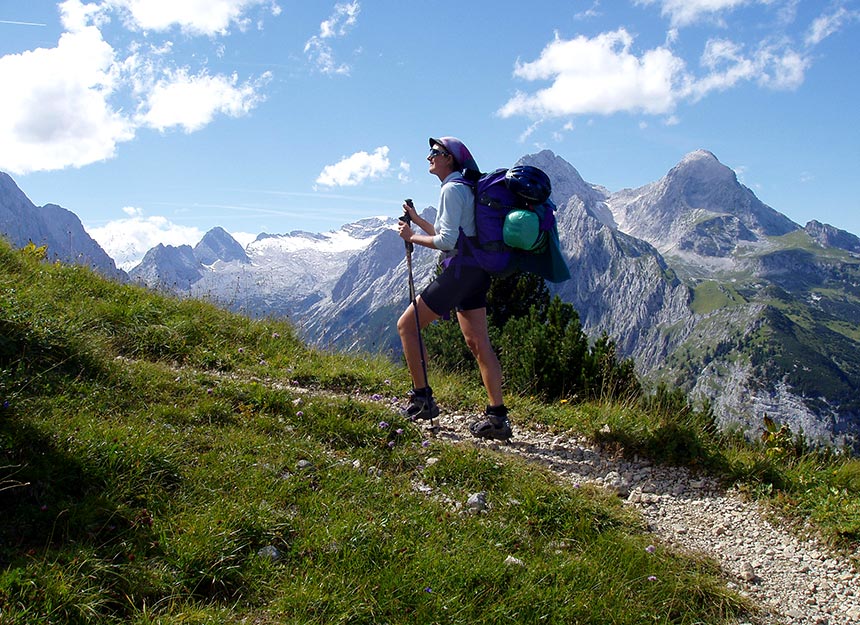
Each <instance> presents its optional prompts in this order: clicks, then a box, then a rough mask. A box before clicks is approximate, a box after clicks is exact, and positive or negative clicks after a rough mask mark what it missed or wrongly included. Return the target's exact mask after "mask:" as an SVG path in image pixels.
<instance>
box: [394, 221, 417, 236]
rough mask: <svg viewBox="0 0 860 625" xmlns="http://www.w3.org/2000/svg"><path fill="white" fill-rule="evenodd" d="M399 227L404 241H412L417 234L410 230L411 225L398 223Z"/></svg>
mask: <svg viewBox="0 0 860 625" xmlns="http://www.w3.org/2000/svg"><path fill="white" fill-rule="evenodd" d="M397 227H398V229H399V230H400V238H401V239H403V240H404V241H411V240H412V237H414V236H415V233H414V232H413V231H412V228H410V227H409V224H408V223H406V222H405V221H398V222H397Z"/></svg>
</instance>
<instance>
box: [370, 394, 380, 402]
mask: <svg viewBox="0 0 860 625" xmlns="http://www.w3.org/2000/svg"><path fill="white" fill-rule="evenodd" d="M370 399H372V400H373V401H379V400H380V399H382V395H380V394H379V393H374V394H373V395H371V396H370Z"/></svg>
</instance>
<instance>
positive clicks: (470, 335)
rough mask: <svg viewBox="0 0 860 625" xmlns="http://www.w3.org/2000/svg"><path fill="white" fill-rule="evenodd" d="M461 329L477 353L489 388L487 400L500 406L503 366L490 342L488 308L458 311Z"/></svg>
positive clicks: (482, 373) (490, 403) (486, 385)
mask: <svg viewBox="0 0 860 625" xmlns="http://www.w3.org/2000/svg"><path fill="white" fill-rule="evenodd" d="M457 319H458V321H459V322H460V330H461V331H462V332H463V338H465V339H466V345H468V346H469V349H470V350H471V351H472V353H473V354H474V355H475V359H476V360H477V361H478V368H479V369H480V370H481V379H482V380H483V381H484V388H486V389H487V401H488V405H490V406H500V405H502V403H504V400H503V397H502V367H501V365H499V359H498V358H497V357H496V352H494V351H493V346H492V345H491V344H490V334H489V331H488V328H487V309H486V308H477V309H475V310H461V311H460V312H458V313H457Z"/></svg>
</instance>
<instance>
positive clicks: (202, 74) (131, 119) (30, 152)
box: [0, 0, 280, 174]
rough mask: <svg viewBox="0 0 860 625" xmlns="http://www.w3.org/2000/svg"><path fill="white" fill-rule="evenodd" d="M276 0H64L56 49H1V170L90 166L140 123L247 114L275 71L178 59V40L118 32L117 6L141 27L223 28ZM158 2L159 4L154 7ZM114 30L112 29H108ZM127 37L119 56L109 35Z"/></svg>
mask: <svg viewBox="0 0 860 625" xmlns="http://www.w3.org/2000/svg"><path fill="white" fill-rule="evenodd" d="M257 5H267V6H268V7H270V10H271V12H272V14H275V15H277V14H278V13H279V12H280V9H279V7H278V6H277V4H275V2H274V1H273V0H214V1H210V0H183V1H177V0H170V1H169V2H166V1H164V0H147V1H145V0H101V1H100V2H88V3H83V2H82V1H81V0H65V1H64V2H62V3H60V4H59V9H60V15H61V21H62V24H63V27H64V28H65V29H66V32H64V33H63V34H62V35H61V36H60V38H59V40H58V42H57V45H56V47H54V48H37V49H34V50H30V51H27V52H23V53H21V54H9V55H6V56H3V57H0V84H3V85H7V87H8V86H12V85H13V86H14V88H7V89H6V90H4V94H3V97H2V98H0V169H2V170H6V171H9V172H11V173H13V174H26V173H29V172H34V171H49V170H55V169H63V168H66V167H82V166H85V165H89V164H91V163H94V162H98V161H102V160H105V159H109V158H112V157H114V156H115V154H116V151H117V147H118V145H119V144H121V143H123V142H125V141H130V140H132V139H133V138H134V137H135V135H136V132H137V130H138V129H139V128H140V127H141V126H147V127H152V128H156V129H159V130H164V129H166V128H170V127H173V126H180V127H182V128H184V129H185V130H186V131H187V132H192V131H195V130H199V129H200V128H202V127H204V126H205V125H206V124H208V123H210V122H211V121H212V120H213V119H214V118H215V116H216V115H219V114H225V115H229V116H234V117H235V116H240V115H245V114H247V113H248V112H249V111H250V110H251V109H252V108H254V106H256V105H257V104H258V103H259V102H260V101H261V100H262V99H263V96H262V95H261V93H262V90H263V88H264V86H265V85H266V84H267V83H268V81H269V79H270V75H269V74H268V73H267V74H263V75H262V76H260V77H259V78H256V79H253V80H247V81H245V82H242V83H240V81H239V79H238V77H237V76H236V75H235V74H233V75H220V74H218V75H210V74H209V73H208V71H207V70H206V69H205V67H204V68H203V69H200V70H197V71H196V72H195V73H193V74H192V73H191V70H190V69H188V68H174V67H171V61H172V59H171V53H172V50H173V46H172V44H171V42H169V41H167V42H163V41H159V42H156V41H153V40H152V39H151V38H149V39H147V38H142V37H141V38H135V37H134V34H133V33H132V38H131V40H130V41H129V40H128V35H129V33H128V32H120V33H117V32H116V30H117V29H116V28H115V26H116V24H114V23H113V22H112V17H114V16H115V14H116V13H117V12H119V13H120V14H121V15H123V16H124V17H125V18H126V19H125V22H124V23H126V25H130V26H131V27H133V28H168V27H170V26H171V25H178V26H179V27H181V28H182V29H183V30H185V31H186V32H188V33H193V34H200V33H205V34H209V35H214V34H217V33H221V32H225V30H226V28H227V27H228V26H229V25H231V24H237V25H238V24H240V23H241V22H242V18H241V15H243V11H246V10H248V9H250V7H253V6H257ZM154 9H159V10H158V11H155V10H154ZM108 28H110V29H111V30H108ZM108 32H110V33H111V35H112V36H116V37H117V39H121V40H123V41H124V43H123V46H124V48H125V49H127V50H128V51H129V52H127V53H126V54H127V56H125V57H124V58H120V57H119V55H118V54H117V51H116V49H115V47H114V45H112V44H111V43H110V41H108V40H107V39H106V38H105V33H108Z"/></svg>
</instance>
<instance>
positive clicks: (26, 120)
mask: <svg viewBox="0 0 860 625" xmlns="http://www.w3.org/2000/svg"><path fill="white" fill-rule="evenodd" d="M116 81H117V75H116V71H115V59H114V51H113V48H111V46H110V45H109V44H107V43H106V42H105V41H104V39H102V36H101V33H100V32H99V31H98V29H97V28H95V27H92V26H90V27H86V28H81V29H79V30H77V31H75V32H67V33H64V34H63V35H62V36H61V37H60V40H59V42H58V44H57V47H56V48H51V49H47V48H38V49H36V50H31V51H28V52H24V53H21V54H10V55H6V56H4V57H0V84H2V85H6V86H7V89H6V90H5V93H4V95H3V97H2V98H0V169H4V170H7V171H11V172H13V173H22V174H23V173H27V172H32V171H42V170H51V169H61V168H63V167H67V166H69V165H71V166H75V167H80V166H82V165H87V164H89V163H93V162H97V161H101V160H104V159H107V158H110V157H112V156H113V155H114V154H115V152H116V146H117V144H118V143H121V142H123V141H128V140H129V139H131V138H132V137H133V136H134V127H133V125H132V124H131V123H130V121H129V120H128V119H126V118H125V117H123V115H122V114H121V113H119V112H118V111H116V110H114V108H113V107H112V105H111V103H110V98H111V96H112V95H113V93H114V91H115V89H116V88H117V84H116ZM11 85H14V89H12V88H10V87H11Z"/></svg>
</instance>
